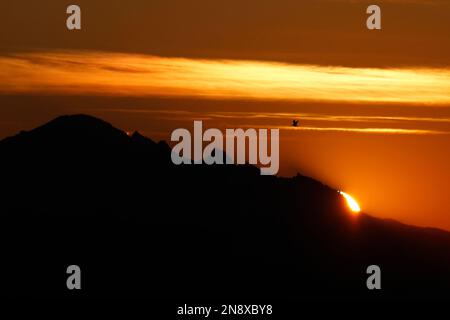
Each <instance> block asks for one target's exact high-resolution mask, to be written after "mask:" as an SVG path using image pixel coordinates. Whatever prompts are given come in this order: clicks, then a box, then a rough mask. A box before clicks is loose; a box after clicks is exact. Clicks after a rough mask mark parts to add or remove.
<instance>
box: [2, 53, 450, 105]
mask: <svg viewBox="0 0 450 320" xmlns="http://www.w3.org/2000/svg"><path fill="white" fill-rule="evenodd" d="M0 66H1V68H0V85H1V86H0V92H2V93H4V94H11V93H17V94H23V93H33V94H39V93H42V94H56V95H67V94H72V95H104V96H131V97H147V96H172V97H197V98H213V99H214V98H217V99H250V100H287V101H340V102H348V103H361V102H365V103H399V104H430V105H439V104H450V70H449V69H448V68H440V69H438V68H434V69H433V68H397V69H390V68H349V67H338V66H317V65H299V64H286V63H274V62H261V61H251V60H220V59H187V58H166V57H157V56H148V55H136V54H117V53H105V52H83V51H71V52H40V53H27V54H13V55H8V56H2V57H0Z"/></svg>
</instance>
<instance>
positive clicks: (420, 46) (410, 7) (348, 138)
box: [0, 0, 450, 230]
mask: <svg viewBox="0 0 450 320" xmlns="http://www.w3.org/2000/svg"><path fill="white" fill-rule="evenodd" d="M77 3H78V4H79V5H80V6H81V8H82V14H83V30H82V31H77V32H69V31H67V30H66V29H65V7H66V6H67V5H68V4H70V3H67V4H66V3H63V2H62V3H55V2H54V1H50V0H44V1H39V2H33V3H29V2H28V1H20V0H15V1H9V0H6V1H2V2H1V3H0V18H1V21H2V25H3V27H2V28H0V105H1V107H0V137H4V136H7V135H11V134H14V133H15V132H17V131H19V130H22V129H30V128H32V127H34V126H36V125H39V124H41V123H43V122H45V121H48V120H49V119H50V118H52V117H54V116H57V115H60V114H65V113H78V112H83V113H89V114H93V115H97V116H100V117H102V118H104V119H105V120H108V121H111V122H112V123H113V124H114V125H116V126H118V127H120V128H122V129H124V130H128V131H132V130H136V129H137V130H140V131H142V132H144V133H145V134H147V135H149V136H151V137H153V138H155V139H165V140H168V139H169V136H170V132H171V131H172V130H173V129H175V128H178V127H180V126H182V127H187V128H190V127H191V126H192V120H194V119H202V120H204V122H205V124H206V126H209V127H218V128H225V127H247V126H252V127H279V128H281V150H280V151H281V152H280V161H281V167H280V174H281V175H292V174H295V172H297V171H300V172H302V173H304V174H306V175H311V176H313V177H315V178H317V179H319V180H321V181H323V182H324V183H326V184H329V185H331V186H333V187H335V188H338V189H342V190H344V191H346V192H348V193H349V194H351V195H353V196H354V197H355V198H356V199H357V200H359V202H360V205H361V207H362V210H363V211H366V212H368V213H370V214H372V215H375V216H379V217H385V218H392V219H397V220H400V221H403V222H406V223H410V224H417V225H422V226H434V227H440V228H445V229H448V230H450V201H448V199H447V195H448V191H447V190H449V189H450V167H449V166H448V163H450V151H449V146H450V42H449V41H448V40H449V38H448V35H449V34H450V3H449V2H448V1H439V0H436V1H433V0H431V1H421V0H390V1H378V2H377V4H378V5H380V7H381V8H382V19H383V20H382V21H383V29H382V30H381V31H368V30H367V29H366V28H365V18H366V15H365V8H366V7H367V5H368V4H372V3H369V2H367V1H357V0H352V1H350V0H317V1H294V0H281V1H269V0H259V1H255V0H248V1H235V0H230V1H214V2H212V1H206V0H199V1H194V2H189V4H188V3H187V2H186V1H177V0H166V1H143V0H134V1H129V2H127V3H126V4H124V3H119V2H114V1H103V0H101V1H95V3H93V2H92V1H81V0H80V1H78V2H77ZM293 118H299V119H300V127H299V128H293V127H290V126H289V125H290V122H291V120H292V119H293Z"/></svg>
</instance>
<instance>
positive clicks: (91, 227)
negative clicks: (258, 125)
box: [0, 115, 450, 299]
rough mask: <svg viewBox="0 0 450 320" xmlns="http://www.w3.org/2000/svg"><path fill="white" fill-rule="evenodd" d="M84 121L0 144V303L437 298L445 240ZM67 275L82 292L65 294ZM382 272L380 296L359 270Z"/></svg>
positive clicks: (70, 120)
mask: <svg viewBox="0 0 450 320" xmlns="http://www.w3.org/2000/svg"><path fill="white" fill-rule="evenodd" d="M170 152H171V151H170V147H169V146H168V145H167V144H166V143H165V142H159V143H156V142H154V141H152V140H150V139H148V138H146V137H144V136H142V135H141V134H139V133H137V132H136V133H134V134H132V135H131V136H129V135H127V134H126V133H124V132H122V131H121V130H118V129H116V128H114V127H113V126H111V125H110V124H108V123H106V122H104V121H102V120H100V119H97V118H94V117H90V116H86V115H72V116H62V117H59V118H57V119H54V120H52V121H50V122H49V123H47V124H45V125H43V126H41V127H38V128H36V129H33V130H31V131H29V132H21V133H19V134H18V135H16V136H13V137H9V138H6V139H4V140H2V141H0V177H1V181H2V183H1V187H0V194H1V195H2V201H1V202H0V208H1V210H0V219H1V223H0V226H1V230H0V234H1V236H0V237H1V238H0V241H1V242H0V243H1V249H2V251H1V252H2V263H1V272H2V275H3V280H2V286H1V289H0V290H1V293H2V294H4V295H6V294H8V295H11V294H14V295H19V296H22V295H30V296H42V295H44V296H68V297H71V296H73V295H76V296H81V297H104V296H107V297H121V296H122V297H123V296H126V297H130V296H131V297H150V298H153V299H187V298H189V299H194V298H204V299H206V298H209V299H211V298H215V299H219V298H223V299H227V298H239V297H241V298H253V299H255V298H258V297H259V298H290V299H316V298H317V299H323V298H327V299H330V298H339V299H343V298H355V299H391V298H429V297H438V298H443V297H444V298H448V297H449V295H450V294H449V293H450V273H449V272H448V271H449V270H450V233H448V232H445V231H441V230H437V229H429V228H419V227H413V226H407V225H404V224H401V223H398V222H395V221H390V220H381V219H377V218H374V217H371V216H369V215H367V214H364V213H361V214H360V215H358V216H354V215H351V214H350V213H349V211H348V209H347V206H346V204H345V202H344V199H343V198H342V196H341V195H339V194H338V192H337V191H336V190H333V189H331V188H329V187H328V186H326V185H323V184H322V183H320V182H318V181H315V180H313V179H311V178H308V177H305V176H302V175H300V174H298V175H297V176H295V177H292V178H282V177H273V176H261V175H259V170H258V169H257V168H256V167H253V166H249V165H245V166H234V165H212V166H207V165H185V166H175V165H173V164H172V163H171V160H170ZM72 264H76V265H79V266H80V268H81V270H82V286H83V287H82V290H80V291H79V292H73V291H69V290H67V288H66V278H67V274H66V268H67V266H69V265H72ZM373 264H375V265H378V266H380V268H381V279H382V280H381V283H382V290H368V289H367V287H366V279H367V278H368V276H369V275H368V274H367V273H366V269H367V267H368V266H369V265H373Z"/></svg>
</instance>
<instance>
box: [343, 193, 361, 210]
mask: <svg viewBox="0 0 450 320" xmlns="http://www.w3.org/2000/svg"><path fill="white" fill-rule="evenodd" d="M338 192H339V193H340V194H341V195H342V196H343V197H344V198H345V200H346V201H347V204H348V206H349V208H350V210H351V211H352V212H355V213H358V212H360V211H361V208H360V207H359V204H358V202H356V200H355V199H353V198H352V196H350V195H349V194H347V193H345V192H344V191H338Z"/></svg>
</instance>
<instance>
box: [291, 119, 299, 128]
mask: <svg viewBox="0 0 450 320" xmlns="http://www.w3.org/2000/svg"><path fill="white" fill-rule="evenodd" d="M292 126H293V127H298V120H295V119H294V120H292Z"/></svg>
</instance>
